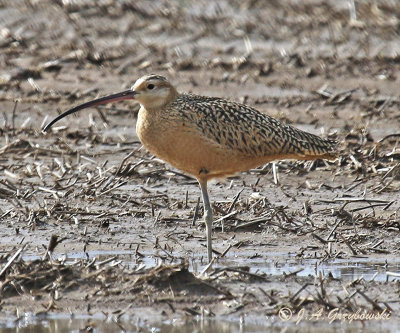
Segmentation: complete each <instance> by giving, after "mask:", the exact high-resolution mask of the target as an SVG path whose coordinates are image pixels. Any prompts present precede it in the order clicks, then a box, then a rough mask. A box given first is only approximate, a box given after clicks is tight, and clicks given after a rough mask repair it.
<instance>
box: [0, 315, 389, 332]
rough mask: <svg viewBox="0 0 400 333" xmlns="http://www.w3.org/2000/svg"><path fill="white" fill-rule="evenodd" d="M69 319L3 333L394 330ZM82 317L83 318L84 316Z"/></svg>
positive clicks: (32, 322)
mask: <svg viewBox="0 0 400 333" xmlns="http://www.w3.org/2000/svg"><path fill="white" fill-rule="evenodd" d="M66 317H68V316H67V315H60V314H59V315H55V316H53V317H51V316H50V317H49V318H47V319H41V320H40V319H37V318H35V317H30V318H29V319H25V320H20V321H18V322H15V321H14V322H10V323H8V324H7V325H4V326H1V324H0V333H11V332H18V333H32V332H35V333H60V332H61V333H62V332H76V333H79V332H93V333H103V332H104V333H105V332H107V333H114V332H127V333H128V332H151V333H167V332H168V333H193V332H198V333H215V332H220V333H225V332H226V333H228V332H243V333H246V332H253V333H257V332H260V333H261V332H272V333H275V332H282V331H284V332H288V333H290V332H299V331H301V332H309V333H317V332H321V333H331V332H346V333H355V332H361V331H362V332H367V333H368V332H371V333H372V332H377V331H379V332H390V331H391V329H393V327H390V326H387V327H383V326H382V325H381V324H379V323H370V325H369V327H368V328H367V327H365V326H363V325H362V323H354V324H352V325H348V326H346V327H344V326H342V325H340V324H328V323H325V325H324V324H323V323H321V324H319V323H317V324H316V323H310V324H309V325H308V326H307V325H300V326H296V325H295V323H283V322H279V319H277V318H275V319H271V318H267V317H264V318H263V317H262V316H258V317H252V318H246V319H245V320H240V321H229V320H220V319H218V320H217V319H206V320H196V319H187V320H186V321H184V322H182V321H176V322H173V321H166V322H160V323H158V324H157V323H140V322H139V321H138V319H137V318H126V319H124V320H120V321H119V322H118V323H116V322H114V321H112V320H109V319H108V320H107V319H102V320H101V319H94V318H92V317H90V318H80V319H76V318H74V319H70V318H66ZM81 317H82V316H81Z"/></svg>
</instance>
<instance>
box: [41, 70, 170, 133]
mask: <svg viewBox="0 0 400 333" xmlns="http://www.w3.org/2000/svg"><path fill="white" fill-rule="evenodd" d="M177 94H178V93H177V91H176V90H175V88H174V86H173V85H171V83H169V82H168V80H167V79H166V78H165V77H163V76H161V75H154V74H151V75H146V76H143V77H141V78H140V79H138V80H137V81H136V82H135V84H134V85H133V86H132V88H131V89H128V90H125V91H122V92H120V93H116V94H113V95H109V96H105V97H101V98H98V99H95V100H93V101H90V102H87V103H83V104H81V105H78V106H75V107H74V108H72V109H69V110H67V111H65V112H64V113H62V114H60V115H59V116H58V117H56V118H54V119H53V120H52V121H51V122H50V123H49V124H47V125H46V126H45V127H44V128H43V131H44V132H46V131H47V130H48V129H49V128H50V127H51V126H53V124H55V123H56V122H57V121H59V120H60V119H62V118H64V117H66V116H68V115H70V114H72V113H75V112H78V111H80V110H82V109H86V108H89V107H94V106H97V105H102V104H108V103H113V102H118V101H123V100H127V99H133V100H136V101H138V102H139V103H140V104H141V105H142V106H143V107H144V108H146V109H148V110H156V109H160V108H162V107H163V106H165V105H166V104H168V103H169V102H172V101H173V100H174V99H175V98H176V96H177Z"/></svg>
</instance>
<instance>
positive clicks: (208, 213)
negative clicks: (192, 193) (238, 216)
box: [198, 179, 213, 262]
mask: <svg viewBox="0 0 400 333" xmlns="http://www.w3.org/2000/svg"><path fill="white" fill-rule="evenodd" d="M198 182H199V184H200V188H201V195H202V197H203V205H204V219H205V222H206V232H207V252H208V262H211V260H212V239H211V232H212V222H213V213H212V208H211V205H210V199H209V198H208V192H207V180H200V179H198Z"/></svg>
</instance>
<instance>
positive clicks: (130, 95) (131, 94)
mask: <svg viewBox="0 0 400 333" xmlns="http://www.w3.org/2000/svg"><path fill="white" fill-rule="evenodd" d="M136 94H137V93H136V92H135V91H133V90H131V89H129V90H125V91H122V92H120V93H116V94H112V95H109V96H105V97H101V98H97V99H95V100H93V101H90V102H86V103H83V104H81V105H78V106H75V107H74V108H72V109H69V110H67V111H65V112H64V113H62V114H60V115H59V116H58V117H56V118H54V119H53V120H52V121H51V122H50V123H48V124H47V125H46V126H45V127H44V128H43V132H47V131H48V129H49V128H50V127H51V126H53V125H54V124H55V123H56V122H57V121H59V120H60V119H62V118H64V117H66V116H68V115H70V114H72V113H75V112H78V111H80V110H82V109H86V108H90V107H92V106H97V105H102V104H108V103H113V102H118V101H123V100H125V99H135V95H136Z"/></svg>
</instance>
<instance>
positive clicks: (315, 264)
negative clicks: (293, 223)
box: [22, 250, 400, 282]
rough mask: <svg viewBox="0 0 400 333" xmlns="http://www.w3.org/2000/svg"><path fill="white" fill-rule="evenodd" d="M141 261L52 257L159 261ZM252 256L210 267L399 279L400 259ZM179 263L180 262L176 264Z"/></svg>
mask: <svg viewBox="0 0 400 333" xmlns="http://www.w3.org/2000/svg"><path fill="white" fill-rule="evenodd" d="M142 254H144V257H141V258H139V259H138V258H137V256H136V254H135V252H134V251H132V250H116V251H101V250H96V251H88V252H76V253H66V254H58V255H53V258H54V259H61V258H65V260H66V261H67V262H68V261H70V260H74V259H93V258H96V259H97V260H98V261H102V260H105V259H108V258H110V257H113V256H115V257H116V258H115V260H121V263H122V264H124V265H127V266H129V267H135V266H136V267H137V266H141V267H143V268H150V267H154V266H157V265H158V264H160V263H162V262H163V260H162V259H161V258H160V257H156V256H154V253H146V252H142ZM253 254H254V253H250V252H247V251H246V252H243V251H242V252H241V253H240V255H232V254H231V255H227V256H226V258H223V259H219V260H218V261H217V263H216V264H214V266H213V267H215V268H221V267H240V266H249V267H250V272H251V273H256V274H266V275H269V276H277V275H279V276H281V275H284V274H286V275H287V274H294V273H295V272H297V273H296V275H297V276H319V275H320V274H322V276H327V275H328V274H329V275H331V276H332V277H333V278H335V279H340V280H343V281H353V280H356V279H360V278H363V279H365V280H367V281H370V280H374V281H381V282H383V281H386V280H387V279H388V280H393V279H399V278H400V277H396V276H390V273H389V276H388V275H387V272H394V273H397V274H399V272H400V258H392V260H391V262H390V263H388V262H386V261H385V260H384V259H379V258H368V257H350V258H346V259H330V260H327V261H323V260H320V259H299V258H297V257H296V256H295V255H293V254H290V253H287V252H269V253H267V254H264V255H262V256H260V257H255V258H254V257H252V255H253ZM200 257H201V256H200V255H199V256H191V257H190V259H189V269H190V270H191V271H192V272H194V273H195V274H198V273H200V272H201V271H202V270H203V269H204V267H205V265H203V264H200V262H199V261H200ZM22 259H23V260H26V261H29V260H37V259H40V257H39V256H36V255H23V256H22ZM177 261H178V260H168V261H166V263H176V262H177ZM179 261H180V260H179Z"/></svg>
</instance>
